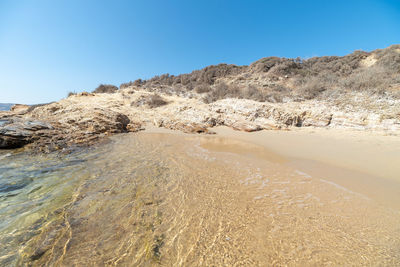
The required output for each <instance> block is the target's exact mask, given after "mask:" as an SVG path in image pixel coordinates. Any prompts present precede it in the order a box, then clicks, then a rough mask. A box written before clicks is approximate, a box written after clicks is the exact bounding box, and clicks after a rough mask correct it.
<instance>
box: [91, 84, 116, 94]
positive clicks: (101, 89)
mask: <svg viewBox="0 0 400 267" xmlns="http://www.w3.org/2000/svg"><path fill="white" fill-rule="evenodd" d="M116 91H118V87H116V86H115V85H112V84H100V85H99V86H98V87H97V88H96V89H94V90H93V92H92V93H109V94H110V93H115V92H116Z"/></svg>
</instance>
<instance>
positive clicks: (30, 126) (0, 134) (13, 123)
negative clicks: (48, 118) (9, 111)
mask: <svg viewBox="0 0 400 267" xmlns="http://www.w3.org/2000/svg"><path fill="white" fill-rule="evenodd" d="M51 129H53V127H52V126H51V125H50V124H48V123H46V122H42V121H37V120H25V119H20V118H11V119H7V120H3V124H2V125H0V148H3V149H11V148H19V147H22V146H24V145H26V144H28V143H32V142H33V141H34V140H35V139H37V138H39V137H40V136H41V135H42V134H43V131H45V130H51Z"/></svg>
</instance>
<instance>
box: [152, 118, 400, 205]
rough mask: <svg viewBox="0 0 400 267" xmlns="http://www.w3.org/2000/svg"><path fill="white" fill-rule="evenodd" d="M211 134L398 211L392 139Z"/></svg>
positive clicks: (302, 132)
mask: <svg viewBox="0 0 400 267" xmlns="http://www.w3.org/2000/svg"><path fill="white" fill-rule="evenodd" d="M146 131H148V132H172V131H170V130H166V129H161V128H154V127H150V126H147V127H146ZM213 131H215V132H216V133H217V136H221V137H225V138H229V139H236V140H241V141H245V142H248V143H252V144H255V145H260V146H262V147H264V148H265V149H266V153H268V154H269V156H267V157H268V159H269V160H274V161H278V162H281V163H282V162H283V163H284V164H289V165H291V166H294V167H296V168H297V169H298V170H299V171H301V172H305V173H307V174H309V175H312V176H313V177H315V178H319V179H323V180H326V181H327V182H333V183H335V184H337V186H341V187H344V188H346V189H348V190H351V191H353V192H355V193H359V194H363V195H365V196H367V197H369V198H372V199H374V200H376V201H378V202H380V203H382V204H385V205H389V206H390V207H393V208H396V209H397V208H399V209H400V138H399V137H398V136H387V135H384V133H379V132H365V131H356V130H348V129H345V130H344V129H328V130H327V129H321V128H300V129H299V130H292V131H259V132H252V133H247V132H240V131H234V130H232V129H230V128H228V127H224V126H222V127H215V128H213ZM179 134H181V133H179ZM209 138H212V137H209ZM214 148H215V147H214ZM207 149H210V147H207ZM217 149H220V150H225V151H227V152H236V153H237V152H239V150H242V152H243V146H242V147H241V148H240V149H237V150H234V149H232V147H230V148H229V147H227V146H226V147H221V146H220V147H218V148H217ZM256 156H260V155H256ZM263 157H265V155H263Z"/></svg>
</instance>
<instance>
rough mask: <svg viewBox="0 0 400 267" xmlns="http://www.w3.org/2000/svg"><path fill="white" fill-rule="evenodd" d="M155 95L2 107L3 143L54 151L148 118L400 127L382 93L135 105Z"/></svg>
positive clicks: (204, 128)
mask: <svg viewBox="0 0 400 267" xmlns="http://www.w3.org/2000/svg"><path fill="white" fill-rule="evenodd" d="M152 95H153V93H151V92H146V91H141V90H139V89H138V88H136V89H133V88H126V89H123V90H119V91H118V92H117V93H114V94H77V95H73V96H71V97H68V98H67V99H63V100H61V101H59V102H54V103H49V104H45V105H36V106H35V108H32V107H29V109H28V110H27V111H26V112H25V111H24V112H22V111H23V109H22V107H21V109H19V108H18V112H17V110H15V111H3V112H0V129H1V130H0V142H1V145H0V148H14V147H21V146H23V145H25V144H30V147H33V148H35V149H36V150H39V151H51V150H57V149H62V148H67V147H71V146H74V145H79V146H83V145H90V144H93V143H94V142H97V141H98V140H99V139H100V138H101V137H104V136H108V135H111V134H115V133H124V132H136V131H139V130H141V129H143V126H144V125H146V124H148V123H153V124H154V125H156V126H157V127H164V128H168V129H174V130H179V131H183V132H186V133H202V134H203V133H205V134H210V133H213V132H212V131H210V128H212V127H215V126H221V125H225V126H228V127H231V128H233V129H235V130H239V131H246V132H253V131H259V130H279V129H282V130H289V129H291V128H297V127H328V128H352V129H361V130H380V131H391V133H393V132H395V133H396V132H400V102H396V101H394V100H393V101H394V102H393V101H392V102H393V103H392V102H390V101H389V102H388V100H384V99H383V100H382V99H380V100H379V99H378V100H379V101H378V100H376V101H374V102H373V103H374V105H375V106H374V107H373V108H369V109H367V108H364V107H363V106H360V107H354V106H340V105H334V104H332V103H329V102H323V101H320V100H315V101H314V100H313V101H307V102H288V103H267V102H256V101H252V100H248V99H234V98H229V99H222V100H218V101H216V102H213V103H209V104H207V103H204V102H203V101H201V99H197V98H190V97H184V96H177V95H167V94H165V95H162V97H163V99H165V101H166V102H168V105H163V106H159V107H157V108H151V107H149V106H148V105H138V106H136V105H133V106H132V105H131V103H133V102H135V103H136V102H138V101H139V100H143V99H147V98H148V97H151V96H152ZM357 97H359V95H357ZM370 98H371V97H370V96H367V98H365V99H370ZM363 103H364V102H363ZM1 120H3V122H2V121H1ZM48 125H51V127H49V126H48Z"/></svg>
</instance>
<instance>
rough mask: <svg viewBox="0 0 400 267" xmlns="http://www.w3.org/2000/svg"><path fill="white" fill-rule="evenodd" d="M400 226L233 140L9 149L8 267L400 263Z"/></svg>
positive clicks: (385, 212)
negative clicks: (71, 149)
mask: <svg viewBox="0 0 400 267" xmlns="http://www.w3.org/2000/svg"><path fill="white" fill-rule="evenodd" d="M399 221H400V213H399V212H398V211H396V210H392V209H390V208H386V207H384V206H380V205H378V204H377V203H375V202H374V201H372V200H371V199H369V198H366V197H365V196H363V195H360V194H355V193H354V192H352V191H350V190H346V188H343V187H341V186H337V185H336V184H334V183H332V182H329V181H327V180H325V179H324V177H312V176H311V175H309V174H307V173H305V172H304V171H302V170H299V169H295V168H292V167H290V166H289V165H288V164H286V160H285V159H284V158H282V157H279V156H277V155H272V154H271V153H269V152H268V151H265V150H264V149H263V148H261V147H258V146H255V145H250V144H246V143H243V142H240V141H233V140H228V139H226V138H220V137H205V136H188V135H175V134H161V133H158V134H156V133H153V134H151V133H137V134H122V135H117V136H114V137H112V138H111V139H110V140H109V142H107V143H104V144H99V145H97V146H95V147H92V148H86V149H81V150H77V151H75V152H73V153H69V154H63V153H53V154H40V155H37V154H36V155H33V154H31V153H29V152H24V151H19V152H18V151H17V152H16V151H2V152H0V266H21V265H35V266H36V265H38V266H55V265H56V266H99V265H100V266H103V265H118V266H155V265H164V266H177V265H184V266H204V265H205V266H209V265H217V266H235V265H245V266H265V265H310V264H311V265H313V264H314V265H399V264H400V253H399V251H400V227H399V223H398V222H399Z"/></svg>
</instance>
